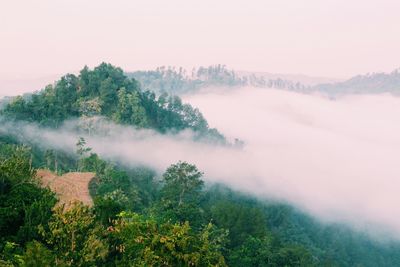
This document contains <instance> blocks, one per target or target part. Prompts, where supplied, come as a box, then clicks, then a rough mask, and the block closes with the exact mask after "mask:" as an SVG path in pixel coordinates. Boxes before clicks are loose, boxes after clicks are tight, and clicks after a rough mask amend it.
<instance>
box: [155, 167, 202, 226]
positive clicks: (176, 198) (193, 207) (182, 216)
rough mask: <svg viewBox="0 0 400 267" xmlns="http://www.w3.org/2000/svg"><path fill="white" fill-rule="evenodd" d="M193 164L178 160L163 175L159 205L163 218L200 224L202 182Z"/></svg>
mask: <svg viewBox="0 0 400 267" xmlns="http://www.w3.org/2000/svg"><path fill="white" fill-rule="evenodd" d="M201 176H202V173H201V172H200V171H199V170H198V169H197V167H196V166H195V165H191V164H189V163H187V162H178V163H177V164H173V165H171V166H170V167H169V168H168V169H167V170H166V172H165V173H164V175H163V178H162V182H163V188H162V190H161V206H162V210H163V212H164V216H165V218H170V219H173V220H176V221H180V222H184V221H191V222H193V223H195V224H196V226H198V224H201V210H200V200H201V196H202V189H203V185H204V182H203V181H202V180H201V179H200V178H201Z"/></svg>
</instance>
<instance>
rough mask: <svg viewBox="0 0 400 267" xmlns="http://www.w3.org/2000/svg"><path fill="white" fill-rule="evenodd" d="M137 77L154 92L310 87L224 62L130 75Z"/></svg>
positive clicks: (139, 72) (174, 92)
mask: <svg viewBox="0 0 400 267" xmlns="http://www.w3.org/2000/svg"><path fill="white" fill-rule="evenodd" d="M127 75H128V76H129V77H133V78H135V79H136V80H137V81H139V82H140V84H141V85H142V86H143V87H144V88H146V89H148V90H151V91H154V92H157V93H159V94H161V93H164V92H167V93H171V94H181V93H186V92H193V91H196V90H199V89H201V88H204V87H212V86H225V87H238V86H255V87H262V88H272V87H274V88H280V89H289V90H297V91H299V90H304V89H306V87H305V86H304V85H302V84H300V83H294V82H291V81H288V80H283V79H280V78H277V79H266V78H264V77H263V76H257V75H256V74H250V75H248V74H247V75H239V74H237V73H236V72H234V71H232V70H228V69H227V68H226V67H225V66H224V65H215V66H209V67H200V68H198V69H193V70H192V71H191V73H187V72H186V70H184V69H182V68H179V69H176V68H174V67H160V68H157V69H156V70H151V71H136V72H133V73H128V74H127Z"/></svg>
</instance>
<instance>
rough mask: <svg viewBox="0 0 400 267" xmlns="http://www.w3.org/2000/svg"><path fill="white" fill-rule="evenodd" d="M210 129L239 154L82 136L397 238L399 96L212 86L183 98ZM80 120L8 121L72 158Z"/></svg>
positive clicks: (121, 155) (124, 137)
mask: <svg viewBox="0 0 400 267" xmlns="http://www.w3.org/2000/svg"><path fill="white" fill-rule="evenodd" d="M184 100H185V101H186V102H189V103H190V104H192V105H194V106H196V107H198V108H199V109H200V110H201V111H202V113H203V114H204V115H205V117H206V119H207V120H208V122H209V124H210V126H211V127H216V128H217V129H218V130H219V131H221V132H222V133H223V134H225V135H226V136H227V138H228V139H230V140H233V139H234V138H239V139H241V140H242V141H244V146H243V147H241V148H238V147H230V146H221V145H215V144H211V143H207V142H195V141H193V133H192V132H191V131H185V132H182V133H180V134H178V135H176V134H166V135H161V134H158V133H157V132H154V131H152V130H137V129H135V128H133V127H124V126H119V125H115V124H112V123H109V122H106V121H102V120H99V121H98V124H97V127H98V128H99V129H101V133H100V134H97V135H96V136H93V135H92V136H85V138H86V140H87V143H88V146H89V147H91V148H92V149H93V151H94V152H96V153H98V154H99V155H100V156H101V157H102V158H104V159H108V160H113V161H118V162H120V163H121V164H124V165H126V166H132V167H133V166H137V165H146V166H149V167H152V168H154V169H155V170H157V171H158V173H159V174H161V173H162V172H164V171H165V169H166V168H167V167H168V166H169V165H170V164H172V163H176V162H177V161H179V160H183V161H187V162H190V163H193V164H196V165H197V167H198V168H199V169H200V170H201V171H203V172H204V178H203V179H204V180H205V181H206V182H208V183H222V184H225V185H227V186H229V187H230V188H232V189H234V190H238V191H241V192H244V193H249V194H251V195H253V196H257V197H259V198H262V199H272V200H276V201H282V202H285V203H289V204H291V205H293V206H295V207H297V208H299V209H301V210H303V211H305V212H307V213H309V214H311V215H313V216H315V217H317V218H318V219H320V220H322V221H324V222H330V223H331V222H337V223H345V224H347V225H349V226H351V227H353V228H354V229H357V230H364V231H368V232H369V233H373V234H377V233H386V234H387V233H389V234H390V235H392V236H394V237H395V238H397V239H398V238H400V216H398V215H399V214H400V207H399V205H398V203H399V202H400V196H399V194H398V191H399V188H400V181H398V179H399V177H400V167H399V164H398V161H399V159H398V154H399V153H398V151H399V149H400V139H399V138H398V137H399V136H400V123H399V122H400V98H396V97H393V96H391V95H374V96H368V95H363V96H361V95H360V96H346V97H342V98H340V99H336V100H331V99H328V98H325V97H322V96H318V95H305V94H298V93H294V92H288V91H280V90H274V89H256V88H240V89H236V90H233V89H229V90H227V89H213V90H208V91H206V92H202V93H198V94H195V95H187V96H185V97H184ZM77 123H78V122H76V121H70V122H68V123H66V125H65V126H64V127H63V128H61V129H59V130H44V129H43V128H39V127H37V126H35V125H32V124H7V123H3V124H2V125H1V126H0V132H8V133H13V134H15V133H18V138H19V139H20V140H31V141H33V142H35V143H36V144H38V145H40V146H42V147H43V148H56V149H62V150H64V151H67V152H70V153H74V151H75V144H76V142H77V139H78V137H79V136H82V134H80V133H77V132H76V125H77Z"/></svg>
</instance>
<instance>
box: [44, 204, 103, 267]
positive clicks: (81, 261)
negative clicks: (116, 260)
mask: <svg viewBox="0 0 400 267" xmlns="http://www.w3.org/2000/svg"><path fill="white" fill-rule="evenodd" d="M48 228H49V231H45V230H44V228H41V234H42V235H43V237H44V239H45V241H46V243H47V244H48V246H49V247H51V248H52V250H53V251H55V252H56V255H55V256H56V259H55V262H56V264H66V265H73V266H95V265H96V264H99V263H101V262H102V261H103V260H104V259H105V258H106V256H107V254H108V246H107V243H106V242H105V241H104V238H103V237H104V236H105V234H106V233H105V231H104V229H102V227H101V225H99V224H98V223H97V222H96V221H95V216H94V214H93V213H92V211H91V210H90V208H89V207H88V206H85V205H83V204H82V203H80V202H74V203H71V206H69V207H66V206H65V205H60V206H58V207H56V208H55V209H54V214H53V216H52V217H51V219H50V221H49V223H48Z"/></svg>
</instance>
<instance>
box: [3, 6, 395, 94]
mask: <svg viewBox="0 0 400 267" xmlns="http://www.w3.org/2000/svg"><path fill="white" fill-rule="evenodd" d="M399 10H400V1H398V0H352V1H349V0H324V1H321V0H302V1H300V0H296V1H295V0H236V1H231V0H229V1H228V0H219V1H216V0H203V1H191V0H169V1H161V0H160V1H155V0H145V1H141V0H137V1H132V0H129V1H128V0H114V1H105V0H85V1H81V0H36V1H22V0H2V1H1V2H0V36H1V38H0V39H1V40H0V62H1V63H0V81H3V86H1V87H0V90H2V92H3V94H4V93H5V90H15V88H12V86H11V89H7V88H6V87H5V86H4V84H5V83H4V81H21V80H32V79H33V80H37V79H40V78H46V79H50V77H54V75H61V74H64V73H67V72H76V71H78V70H80V69H81V68H82V67H83V66H84V65H88V66H92V67H93V66H95V65H97V64H99V63H101V62H103V61H106V62H110V63H112V64H114V65H117V66H120V67H122V68H123V69H125V70H138V69H153V68H155V67H157V66H162V65H174V66H183V67H186V68H191V67H193V66H199V65H210V64H218V63H221V64H226V65H227V66H228V67H230V68H233V69H236V70H247V71H265V72H272V73H293V74H306V75H311V76H324V77H332V78H347V77H351V76H353V75H355V74H360V73H367V72H381V71H385V72H388V71H391V70H393V69H395V68H398V67H399V66H400V53H398V48H399V47H400V34H399V33H400V30H399V27H398V25H400V16H399V15H398V11H399ZM0 85H1V84H0ZM7 93H9V92H7Z"/></svg>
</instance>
